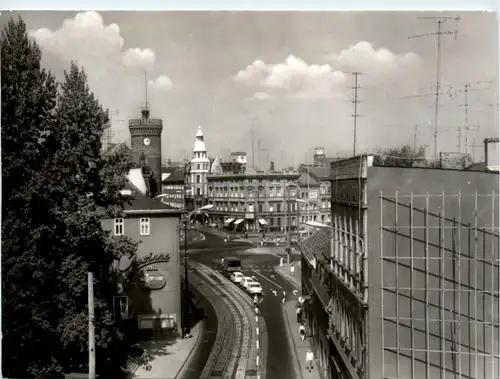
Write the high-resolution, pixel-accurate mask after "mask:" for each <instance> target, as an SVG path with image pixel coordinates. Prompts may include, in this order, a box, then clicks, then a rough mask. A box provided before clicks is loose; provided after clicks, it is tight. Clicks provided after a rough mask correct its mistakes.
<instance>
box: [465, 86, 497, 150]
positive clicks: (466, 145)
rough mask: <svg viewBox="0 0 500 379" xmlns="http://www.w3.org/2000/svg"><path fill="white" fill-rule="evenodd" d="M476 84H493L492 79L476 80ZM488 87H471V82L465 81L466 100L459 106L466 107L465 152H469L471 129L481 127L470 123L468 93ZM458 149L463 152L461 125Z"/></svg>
mask: <svg viewBox="0 0 500 379" xmlns="http://www.w3.org/2000/svg"><path fill="white" fill-rule="evenodd" d="M474 84H493V82H492V81H479V82H475V83H474ZM485 89H487V88H471V84H470V83H465V84H464V89H463V93H464V102H463V104H459V105H458V106H459V107H464V117H465V118H464V139H465V153H466V154H469V140H468V138H469V131H470V130H471V129H472V128H479V125H469V105H470V104H469V99H468V95H469V92H471V91H482V90H485ZM461 91H462V90H459V91H458V92H461ZM458 151H459V152H460V153H461V152H462V128H461V127H460V126H459V127H458Z"/></svg>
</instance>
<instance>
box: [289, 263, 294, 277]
mask: <svg viewBox="0 0 500 379" xmlns="http://www.w3.org/2000/svg"><path fill="white" fill-rule="evenodd" d="M290 272H291V273H292V276H295V266H294V264H293V263H292V264H291V265H290Z"/></svg>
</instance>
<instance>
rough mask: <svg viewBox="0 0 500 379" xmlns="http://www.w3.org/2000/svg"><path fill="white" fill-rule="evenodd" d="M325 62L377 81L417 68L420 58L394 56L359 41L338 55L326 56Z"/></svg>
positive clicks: (415, 56) (407, 54) (406, 54)
mask: <svg viewBox="0 0 500 379" xmlns="http://www.w3.org/2000/svg"><path fill="white" fill-rule="evenodd" d="M327 60H328V61H329V62H330V64H332V65H333V66H335V67H336V68H337V69H338V70H342V71H354V70H356V71H361V72H363V73H365V74H367V75H369V76H371V77H373V78H377V79H378V80H379V81H381V80H385V79H387V77H389V76H394V75H396V76H402V75H406V74H408V73H409V72H414V71H416V70H417V69H418V68H419V65H420V58H419V57H418V55H416V54H415V53H412V52H408V53H403V54H395V53H393V52H391V51H389V50H388V49H385V48H379V49H375V48H374V47H373V45H372V44H371V43H370V42H366V41H361V42H358V43H357V44H355V45H351V46H349V47H348V48H347V49H344V50H342V51H341V52H340V53H338V54H328V55H327Z"/></svg>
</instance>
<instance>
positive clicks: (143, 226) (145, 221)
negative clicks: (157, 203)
mask: <svg viewBox="0 0 500 379" xmlns="http://www.w3.org/2000/svg"><path fill="white" fill-rule="evenodd" d="M150 223H151V219H149V218H141V220H140V232H141V233H140V234H141V236H149V235H150V234H151V227H150Z"/></svg>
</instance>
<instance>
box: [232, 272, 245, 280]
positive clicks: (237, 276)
mask: <svg viewBox="0 0 500 379" xmlns="http://www.w3.org/2000/svg"><path fill="white" fill-rule="evenodd" d="M243 277H244V275H243V274H242V273H241V272H239V271H236V272H233V273H231V276H230V277H229V278H230V279H231V281H232V282H233V283H240V282H241V281H242V280H243Z"/></svg>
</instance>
